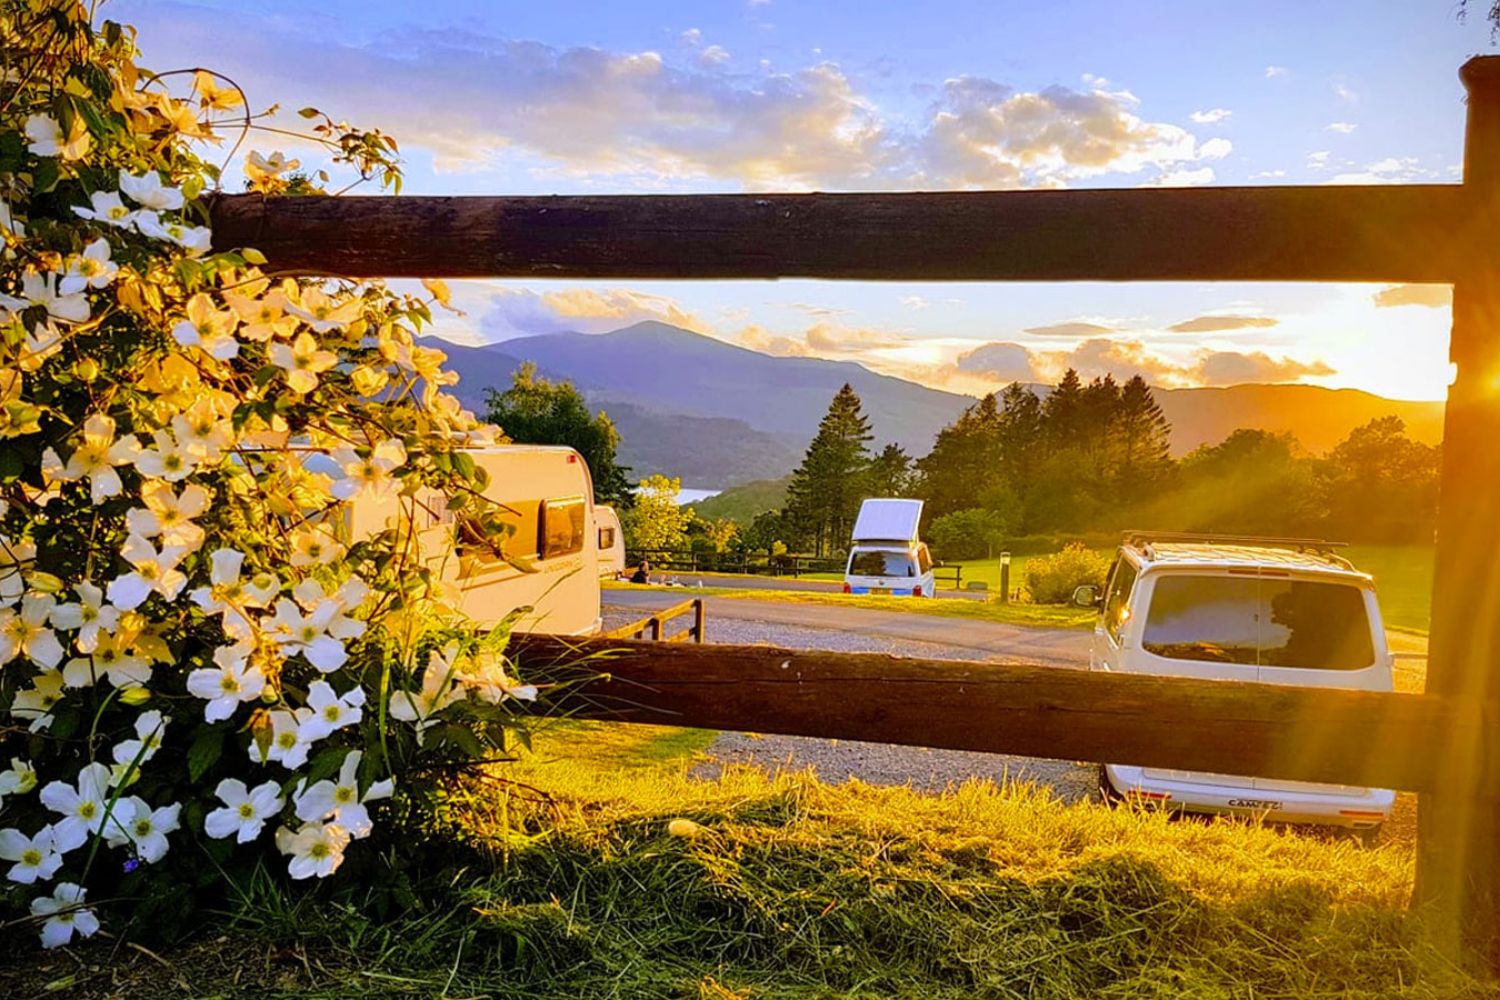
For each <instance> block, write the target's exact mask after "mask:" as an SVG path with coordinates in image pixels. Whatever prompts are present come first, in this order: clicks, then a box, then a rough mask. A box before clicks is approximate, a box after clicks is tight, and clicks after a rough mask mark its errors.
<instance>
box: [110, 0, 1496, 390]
mask: <svg viewBox="0 0 1500 1000" xmlns="http://www.w3.org/2000/svg"><path fill="white" fill-rule="evenodd" d="M1454 10H1455V8H1454V5H1453V4H1452V3H1451V2H1449V0H1375V2H1371V0H1365V2H1354V0H1347V2H1338V3H1330V2H1325V3H1307V2H1305V0H1304V2H1302V3H1281V2H1275V3H1258V4H1233V5H1229V4H1204V3H1201V2H1199V3H1194V4H1188V3H1167V2H1158V3H1123V2H1116V3H1099V2H1072V3H1068V4H1065V5H1064V4H1038V3H1034V2H1027V3H1013V2H1000V0H991V2H987V3H979V2H953V0H950V2H944V3H899V2H882V3H870V2H865V3H853V2H832V3H811V2H793V0H760V2H746V0H735V2H728V3H692V4H687V3H678V4H669V3H619V2H616V3H608V4H606V3H570V2H565V0H558V2H552V3H527V4H509V3H505V4H497V3H489V4H486V3H474V2H470V3H461V2H457V0H430V2H425V3H422V4H420V5H418V4H412V3H409V2H400V3H397V2H389V0H384V2H383V0H362V2H352V0H331V2H321V3H318V4H317V5H316V6H315V7H314V6H313V5H309V4H304V3H293V2H288V0H269V2H260V3H256V4H248V3H240V2H197V3H185V2H153V0H117V2H114V3H110V4H108V5H106V6H105V8H104V11H103V15H104V16H107V17H113V18H116V19H119V20H124V21H127V22H130V23H134V24H136V25H138V26H139V27H140V30H141V38H140V41H141V46H142V49H143V52H144V57H145V61H146V63H147V65H149V66H151V67H152V68H154V69H166V68H174V67H178V66H186V65H205V66H210V67H213V68H215V69H220V70H222V71H223V72H226V73H228V74H229V75H231V76H232V77H234V78H235V79H236V80H238V81H239V82H240V83H241V84H243V85H244V87H245V89H246V90H247V91H248V92H249V94H250V97H251V103H252V105H253V106H255V107H257V108H259V107H263V106H267V105H270V104H273V103H279V104H281V105H282V106H283V107H284V108H292V109H295V108H297V107H301V106H303V105H306V104H314V105H317V106H318V107H320V108H322V109H323V110H325V111H327V112H329V113H330V114H332V115H334V116H335V117H337V118H347V119H349V120H351V121H354V122H358V123H361V124H370V125H375V126H378V127H381V128H383V129H385V130H387V131H389V132H392V133H394V134H395V135H396V136H397V137H398V138H400V139H401V140H402V142H403V151H404V153H405V155H406V159H407V171H408V173H407V185H408V186H407V191H408V192H410V193H514V194H526V193H559V192H560V193H567V192H611V191H612V192H626V193H628V192H638V191H745V190H773V189H782V190H813V189H818V190H875V189H911V188H927V189H942V188H977V187H996V188H1001V187H1035V186H1054V187H1056V186H1067V187H1086V186H1110V187H1132V186H1138V185H1145V184H1276V183H1330V182H1332V183H1365V182H1374V181H1380V182H1387V183H1402V182H1417V181H1454V180H1457V178H1458V164H1459V162H1460V160H1461V156H1462V135H1463V102H1462V99H1463V92H1462V88H1461V87H1460V86H1459V84H1458V80H1457V68H1458V66H1459V65H1460V64H1461V63H1462V62H1463V60H1464V59H1465V58H1467V57H1468V56H1469V55H1472V54H1475V53H1482V52H1490V51H1492V48H1491V45H1490V38H1489V29H1488V25H1487V24H1486V23H1485V22H1484V20H1483V17H1482V16H1474V17H1471V18H1470V20H1469V23H1467V24H1461V23H1459V22H1458V21H1457V19H1456V18H1455V17H1454ZM1482 11H1483V6H1481V8H1480V9H1479V10H1478V11H1477V12H1476V14H1481V15H1482ZM249 146H250V147H251V148H257V149H260V150H262V151H270V150H272V149H276V148H284V149H286V151H287V152H288V153H289V154H292V155H296V156H299V157H301V158H302V159H303V161H304V163H307V164H312V163H314V162H316V161H317V160H318V158H319V157H318V153H317V151H316V150H315V149H313V148H311V147H308V146H305V145H302V144H298V143H296V142H295V141H292V142H288V141H287V140H285V139H284V138H282V137H276V136H271V135H256V136H253V137H252V138H251V140H250V142H249ZM455 291H456V297H457V299H458V301H459V302H460V304H461V305H462V306H463V308H464V310H465V315H464V316H462V317H449V318H446V319H445V320H444V323H443V325H442V328H441V330H440V331H439V332H440V333H441V334H442V335H444V336H448V337H451V338H454V339H462V340H468V341H475V340H500V339H507V338H510V337H514V336H518V335H525V334H529V333H539V332H548V331H551V330H557V329H582V330H586V331H603V330H607V329H611V328H613V327H616V326H619V325H623V324H624V323H626V322H631V321H634V320H637V319H644V318H664V319H669V320H672V321H675V322H679V323H681V324H682V325H686V326H689V327H691V328H693V329H697V330H699V331H701V332H703V333H705V334H708V335H711V336H716V337H720V338H722V339H725V340H728V341H732V342H735V343H741V344H745V345H747V346H753V347H757V348H759V349H762V350H767V351H771V352H774V353H783V354H812V355H817V356H824V357H836V358H847V359H854V360H860V361H863V362H865V363H866V364H868V365H870V366H871V367H874V368H877V369H878V370H882V371H888V372H892V373H896V374H902V375H905V376H907V377H912V378H916V379H919V380H921V381H924V382H927V383H929V384H933V385H937V386H942V387H948V388H953V389H957V390H960V391H969V392H979V391H983V390H985V389H987V388H990V387H992V386H995V385H998V384H1003V382H1005V381H1008V380H1010V379H1012V378H1017V377H1024V378H1044V379H1045V378H1050V377H1055V375H1056V374H1057V373H1058V372H1059V371H1060V370H1061V368H1063V367H1066V366H1067V365H1076V366H1078V367H1080V369H1081V370H1083V371H1084V372H1085V374H1097V373H1100V372H1102V371H1105V370H1110V371H1114V372H1115V373H1116V374H1119V375H1128V374H1133V373H1134V372H1136V371H1140V372H1142V373H1144V374H1146V375H1147V376H1148V377H1150V378H1152V379H1153V380H1154V381H1156V382H1157V383H1159V384H1164V385H1195V384H1227V383H1231V382H1235V381H1297V380H1303V381H1310V382H1315V383H1318V384H1325V385H1335V386H1345V385H1348V386H1356V387H1360V388H1366V389H1370V390H1372V391H1376V392H1381V393H1384V394H1386V395H1392V396H1400V397H1405V398H1437V397H1439V396H1441V394H1442V392H1443V387H1444V385H1446V382H1447V373H1448V367H1447V363H1446V357H1445V355H1446V338H1447V325H1448V308H1447V303H1446V296H1445V293H1444V290H1442V289H1422V288H1397V289H1390V288H1385V287H1383V286H1373V287H1372V286H1351V285H1339V286H1333V285H1318V286H1289V285H1246V284H1236V285H1227V284H1197V285H1180V284H1155V285H1125V286H1110V285H1102V284H1101V285H1093V284H1081V285H995V284H952V285H924V286H916V285H893V284H864V283H859V284H835V283H818V282H775V283H772V282H710V283H688V282H652V283H642V282H636V283H628V284H626V283H618V282H614V283H576V282H574V283H557V284H548V283H517V282H498V281H497V282H465V283H461V284H460V285H459V287H456V289H455ZM1174 326H1178V327H1184V326H1185V327H1186V329H1178V330H1173V329H1172V327H1174ZM996 345H998V346H996Z"/></svg>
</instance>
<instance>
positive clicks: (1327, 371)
mask: <svg viewBox="0 0 1500 1000" xmlns="http://www.w3.org/2000/svg"><path fill="white" fill-rule="evenodd" d="M1189 374H1190V375H1191V376H1192V377H1194V378H1195V379H1196V380H1197V381H1198V382H1199V384H1201V385H1237V384H1240V383H1243V382H1298V381H1301V380H1302V379H1304V378H1307V377H1309V376H1320V375H1332V374H1334V369H1333V368H1331V367H1329V366H1328V365H1327V364H1325V363H1324V362H1322V361H1313V362H1311V363H1305V362H1301V361H1296V360H1294V359H1292V358H1287V357H1281V358H1273V357H1271V356H1270V355H1268V354H1266V353H1264V352H1262V351H1249V352H1240V351H1214V352H1212V353H1209V354H1205V355H1204V356H1203V357H1202V358H1200V359H1199V361H1198V363H1197V365H1195V366H1194V367H1193V368H1191V369H1190V370H1189Z"/></svg>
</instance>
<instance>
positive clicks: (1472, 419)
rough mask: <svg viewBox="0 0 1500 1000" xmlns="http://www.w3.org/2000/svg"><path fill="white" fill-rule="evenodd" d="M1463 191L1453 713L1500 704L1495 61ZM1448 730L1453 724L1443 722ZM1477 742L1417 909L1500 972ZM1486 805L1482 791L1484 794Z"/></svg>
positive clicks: (1440, 542) (1444, 655)
mask: <svg viewBox="0 0 1500 1000" xmlns="http://www.w3.org/2000/svg"><path fill="white" fill-rule="evenodd" d="M1460 77H1461V78H1462V80H1463V82H1464V86H1465V87H1466V88H1467V89H1468V92H1469V109H1468V126H1467V130H1466V134H1465V142H1464V188H1465V190H1466V193H1467V201H1468V205H1469V211H1470V217H1471V218H1472V219H1474V220H1475V221H1476V222H1477V223H1478V225H1477V226H1476V228H1475V230H1474V231H1475V232H1476V233H1477V234H1479V235H1478V238H1476V239H1471V240H1469V241H1467V242H1468V244H1469V245H1468V246H1467V247H1466V248H1465V254H1464V256H1463V261H1464V263H1463V265H1462V270H1460V271H1459V273H1458V274H1457V275H1456V277H1455V281H1454V289H1453V332H1452V340H1451V342H1450V346H1449V355H1450V357H1451V358H1452V360H1453V362H1454V364H1455V365H1456V366H1457V377H1456V379H1455V381H1454V383H1453V385H1452V386H1451V387H1450V388H1449V390H1448V408H1447V416H1446V423H1445V427H1444V431H1443V469H1442V478H1441V484H1442V485H1441V500H1440V504H1439V510H1438V529H1437V562H1436V568H1435V572H1434V576H1433V591H1432V633H1431V641H1430V645H1429V652H1430V657H1429V661H1428V674H1427V690H1428V692H1430V693H1433V694H1439V695H1449V696H1452V699H1453V702H1454V703H1455V704H1456V706H1457V708H1458V711H1459V712H1460V714H1465V713H1470V712H1473V713H1479V712H1481V706H1482V705H1483V703H1484V702H1485V701H1486V700H1488V699H1490V698H1494V697H1496V696H1497V695H1500V243H1497V242H1496V240H1497V239H1500V60H1496V59H1493V58H1491V59H1473V60H1470V61H1469V62H1468V63H1467V64H1466V65H1465V66H1464V67H1463V70H1462V71H1461V73H1460ZM1455 721H1458V720H1455ZM1479 721H1481V722H1482V723H1484V725H1483V726H1482V727H1481V728H1480V729H1479V730H1474V729H1467V728H1466V727H1464V726H1455V728H1454V732H1455V733H1460V732H1462V733H1467V734H1468V736H1467V738H1464V737H1458V736H1450V737H1449V738H1448V739H1447V740H1445V741H1444V743H1443V745H1442V746H1439V747H1432V748H1430V749H1429V748H1418V747H1413V748H1412V750H1413V752H1414V753H1422V752H1432V753H1434V754H1436V755H1438V757H1439V760H1440V762H1441V763H1440V766H1439V773H1440V774H1441V775H1442V776H1443V780H1442V782H1441V784H1440V785H1438V786H1437V788H1436V790H1435V791H1433V792H1432V793H1430V794H1427V795H1423V796H1422V797H1421V799H1420V804H1419V821H1418V830H1419V834H1418V845H1417V850H1418V866H1417V899H1418V901H1419V902H1420V903H1421V904H1424V905H1425V906H1426V907H1427V911H1428V912H1427V916H1428V919H1429V921H1430V928H1431V930H1432V931H1433V932H1434V938H1435V940H1436V941H1437V943H1438V944H1439V945H1440V946H1442V947H1443V948H1444V950H1445V951H1447V952H1448V953H1449V954H1450V955H1453V956H1455V957H1462V958H1463V959H1464V961H1465V964H1466V965H1469V966H1470V967H1484V968H1487V969H1489V970H1490V971H1492V972H1500V806H1497V804H1496V801H1495V800H1494V799H1492V798H1490V799H1482V798H1481V797H1480V796H1479V794H1478V793H1479V792H1480V791H1481V788H1480V783H1481V779H1480V774H1479V768H1478V760H1479V756H1480V753H1479V747H1478V745H1477V744H1478V740H1479V738H1480V737H1479V736H1478V735H1476V733H1479V732H1482V731H1483V730H1484V729H1487V728H1490V727H1492V726H1493V725H1494V723H1495V720H1493V719H1482V720H1479ZM1483 791H1485V792H1488V793H1493V791H1494V790H1493V789H1483Z"/></svg>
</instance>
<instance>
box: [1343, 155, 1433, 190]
mask: <svg viewBox="0 0 1500 1000" xmlns="http://www.w3.org/2000/svg"><path fill="white" fill-rule="evenodd" d="M1437 176H1438V172H1437V171H1435V170H1429V169H1427V168H1426V167H1424V166H1422V164H1421V161H1420V160H1418V159H1417V158H1416V157H1415V156H1401V157H1396V156H1387V157H1386V158H1385V159H1383V160H1376V161H1375V162H1374V163H1369V164H1366V165H1365V167H1364V169H1362V170H1354V171H1349V172H1346V173H1342V174H1337V175H1335V176H1334V177H1333V178H1332V179H1331V180H1330V181H1329V183H1330V184H1411V183H1415V182H1417V181H1428V180H1433V179H1435V178H1436V177H1437Z"/></svg>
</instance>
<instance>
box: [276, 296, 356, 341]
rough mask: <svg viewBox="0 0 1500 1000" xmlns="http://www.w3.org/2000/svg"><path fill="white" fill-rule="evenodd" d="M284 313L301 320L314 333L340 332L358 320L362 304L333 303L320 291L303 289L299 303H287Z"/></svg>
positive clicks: (353, 301)
mask: <svg viewBox="0 0 1500 1000" xmlns="http://www.w3.org/2000/svg"><path fill="white" fill-rule="evenodd" d="M286 311H287V312H289V313H291V314H292V315H293V316H296V317H297V318H298V319H300V320H303V321H305V322H306V323H307V325H308V326H310V327H312V328H313V331H314V332H315V333H329V332H331V331H333V330H342V329H343V328H344V327H346V326H348V325H349V324H350V323H353V322H354V321H355V320H357V319H359V317H360V313H362V312H363V311H364V303H363V302H362V301H360V300H359V299H349V300H347V301H345V302H342V303H339V302H335V301H334V300H333V299H332V298H330V297H329V296H328V295H327V294H326V293H325V292H324V291H323V290H322V289H319V288H304V289H303V290H302V295H301V301H299V302H289V303H287V307H286Z"/></svg>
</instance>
